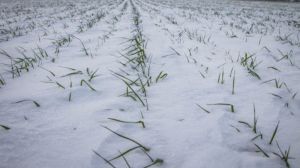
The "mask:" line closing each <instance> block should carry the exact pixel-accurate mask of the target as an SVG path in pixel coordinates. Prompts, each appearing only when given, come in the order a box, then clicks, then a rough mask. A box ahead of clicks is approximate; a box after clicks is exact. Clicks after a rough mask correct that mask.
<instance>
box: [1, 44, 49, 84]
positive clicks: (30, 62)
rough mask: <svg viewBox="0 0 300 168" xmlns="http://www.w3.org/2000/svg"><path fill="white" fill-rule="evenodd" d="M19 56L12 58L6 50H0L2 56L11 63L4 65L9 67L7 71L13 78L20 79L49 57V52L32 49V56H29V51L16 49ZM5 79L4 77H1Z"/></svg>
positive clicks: (38, 48)
mask: <svg viewBox="0 0 300 168" xmlns="http://www.w3.org/2000/svg"><path fill="white" fill-rule="evenodd" d="M16 50H17V52H18V54H19V56H17V57H16V56H12V55H11V54H9V53H8V52H7V51H5V50H0V55H3V56H5V57H7V58H8V59H9V61H10V63H9V64H4V65H5V66H6V67H7V71H8V72H9V73H10V74H11V76H12V78H15V77H19V76H21V74H22V73H23V72H29V71H30V69H34V68H35V67H36V66H38V65H40V64H41V63H42V60H43V59H47V58H48V57H49V55H48V53H47V51H46V50H45V49H42V48H41V47H37V48H36V49H32V53H31V56H29V55H27V53H26V52H27V50H26V49H24V48H17V49H16ZM1 78H2V79H3V77H1Z"/></svg>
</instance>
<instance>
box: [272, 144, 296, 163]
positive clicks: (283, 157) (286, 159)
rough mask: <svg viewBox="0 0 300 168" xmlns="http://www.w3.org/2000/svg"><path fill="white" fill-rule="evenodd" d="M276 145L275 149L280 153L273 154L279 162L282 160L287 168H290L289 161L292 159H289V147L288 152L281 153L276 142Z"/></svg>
mask: <svg viewBox="0 0 300 168" xmlns="http://www.w3.org/2000/svg"><path fill="white" fill-rule="evenodd" d="M276 144H277V147H278V150H279V152H280V153H276V152H273V154H275V155H276V156H278V157H279V158H280V159H281V160H283V161H284V163H285V165H286V167H287V168H290V167H291V166H290V163H289V160H290V159H293V158H292V157H290V150H291V147H290V146H289V148H288V150H285V151H284V152H283V151H282V149H281V148H280V146H279V144H278V142H276Z"/></svg>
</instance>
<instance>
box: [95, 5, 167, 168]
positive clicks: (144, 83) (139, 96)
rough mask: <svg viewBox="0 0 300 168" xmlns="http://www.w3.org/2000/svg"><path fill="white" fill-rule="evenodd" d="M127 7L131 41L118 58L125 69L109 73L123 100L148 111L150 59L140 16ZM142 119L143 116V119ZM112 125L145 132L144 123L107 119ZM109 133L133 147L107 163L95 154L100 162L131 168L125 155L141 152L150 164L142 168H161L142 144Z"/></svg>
mask: <svg viewBox="0 0 300 168" xmlns="http://www.w3.org/2000/svg"><path fill="white" fill-rule="evenodd" d="M130 5H131V6H132V9H133V26H134V30H133V37H132V38H130V39H128V41H127V43H128V47H126V48H125V49H124V50H123V51H124V54H121V57H122V58H123V59H124V61H123V62H120V63H121V64H122V65H123V66H124V69H121V72H120V73H116V72H112V73H113V75H114V76H116V77H117V78H119V79H121V80H122V81H123V82H124V83H125V85H126V91H125V93H124V94H123V96H126V97H130V98H132V99H133V100H134V101H139V102H140V103H141V104H142V105H143V106H144V107H146V108H147V109H148V102H147V87H149V86H150V85H151V84H152V77H151V73H150V65H151V59H150V58H149V57H148V56H147V54H146V51H145V50H146V41H145V40H144V36H143V34H142V29H141V25H140V23H141V20H140V15H139V13H138V11H137V9H136V7H135V6H134V4H133V2H132V1H130ZM166 76H167V74H166V73H164V72H160V73H159V74H158V76H157V77H156V79H155V82H158V81H160V80H162V79H164V78H166ZM142 116H143V115H142ZM109 119H110V120H112V121H115V122H119V123H126V124H140V125H141V126H142V127H143V128H145V127H146V126H145V123H144V122H143V120H139V121H126V120H121V119H116V118H109ZM104 128H105V129H107V130H108V131H110V132H112V133H113V134H115V135H117V136H118V137H120V138H122V139H125V140H127V141H130V142H131V143H133V144H135V145H134V146H133V147H131V148H129V149H125V150H124V151H122V152H121V151H120V152H119V153H118V154H116V156H114V157H112V158H110V159H107V158H105V157H104V156H102V155H101V154H100V153H98V152H96V151H94V153H95V154H96V155H97V156H98V157H100V158H101V159H103V160H104V161H105V162H106V163H107V164H108V165H110V167H113V168H115V167H116V166H115V165H114V163H113V161H115V160H117V159H122V160H123V161H124V162H125V164H126V166H127V167H128V168H130V167H131V164H130V163H129V161H128V160H127V159H126V155H128V154H130V153H133V152H138V151H142V153H143V154H144V155H145V156H146V157H148V158H149V161H147V162H149V163H148V164H147V165H145V166H143V167H144V168H148V167H151V166H153V165H157V164H162V163H163V160H162V159H159V158H157V159H153V158H152V157H151V156H150V154H149V152H150V148H149V147H146V146H145V145H143V144H141V143H140V142H138V141H137V140H134V139H133V138H130V137H128V136H125V135H123V134H120V133H118V132H116V131H113V130H112V129H110V128H108V127H104Z"/></svg>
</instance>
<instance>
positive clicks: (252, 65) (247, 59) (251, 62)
mask: <svg viewBox="0 0 300 168" xmlns="http://www.w3.org/2000/svg"><path fill="white" fill-rule="evenodd" d="M254 55H255V54H252V55H248V53H245V55H244V56H243V57H242V58H241V61H240V64H241V65H242V66H243V67H246V69H247V70H248V73H249V74H251V75H252V76H254V77H256V78H257V79H259V80H260V79H261V78H260V76H259V75H258V74H257V72H255V69H256V67H257V66H258V65H259V64H260V63H261V62H257V60H256V57H254Z"/></svg>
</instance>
